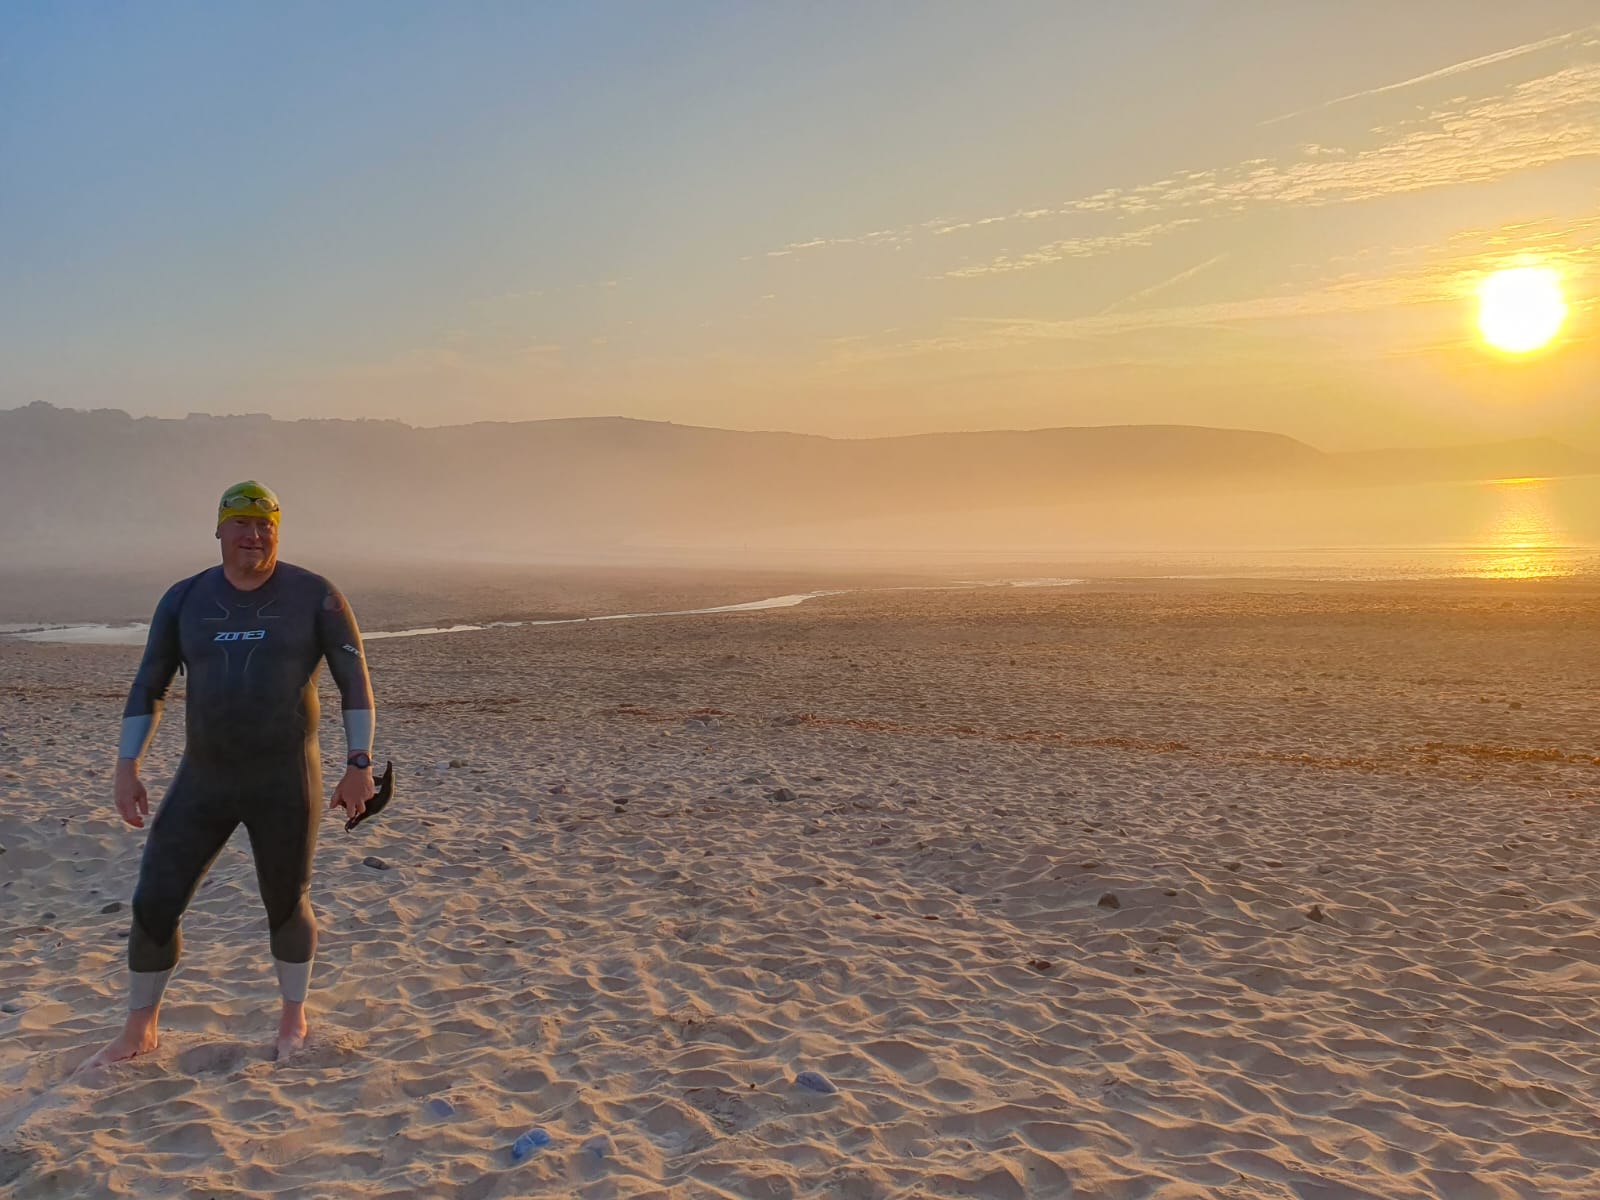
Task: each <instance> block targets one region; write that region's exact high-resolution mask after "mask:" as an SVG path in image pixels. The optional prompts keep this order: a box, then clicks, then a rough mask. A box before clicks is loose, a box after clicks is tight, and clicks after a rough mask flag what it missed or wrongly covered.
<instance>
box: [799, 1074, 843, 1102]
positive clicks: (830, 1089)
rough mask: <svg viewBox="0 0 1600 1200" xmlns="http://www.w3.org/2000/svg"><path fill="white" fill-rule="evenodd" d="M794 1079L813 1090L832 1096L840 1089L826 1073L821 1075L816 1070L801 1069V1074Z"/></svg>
mask: <svg viewBox="0 0 1600 1200" xmlns="http://www.w3.org/2000/svg"><path fill="white" fill-rule="evenodd" d="M794 1081H795V1082H796V1083H798V1084H799V1085H800V1086H801V1087H803V1088H809V1089H810V1090H811V1091H813V1092H821V1093H822V1094H823V1095H824V1096H831V1095H833V1094H834V1093H835V1092H837V1091H838V1090H839V1089H838V1088H836V1087H834V1086H833V1084H832V1083H830V1082H829V1081H828V1077H827V1076H826V1075H821V1074H819V1073H818V1072H816V1071H801V1072H800V1074H798V1075H796V1076H795V1077H794Z"/></svg>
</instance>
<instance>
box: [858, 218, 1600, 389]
mask: <svg viewBox="0 0 1600 1200" xmlns="http://www.w3.org/2000/svg"><path fill="white" fill-rule="evenodd" d="M1222 257H1224V256H1221V255H1219V256H1217V258H1216V259H1211V260H1207V261H1206V262H1203V263H1200V264H1197V265H1196V266H1194V267H1191V268H1189V269H1188V270H1187V271H1183V272H1180V273H1179V274H1178V275H1175V276H1173V277H1172V278H1171V279H1168V280H1164V281H1162V282H1161V283H1159V284H1156V285H1154V286H1153V287H1151V288H1147V289H1144V291H1143V292H1135V293H1134V294H1133V295H1131V296H1128V297H1125V298H1124V299H1123V300H1121V301H1118V302H1117V303H1116V304H1113V305H1111V306H1110V307H1108V308H1106V309H1102V310H1101V311H1100V312H1098V313H1094V314H1091V315H1085V316H1080V317H1068V318H1064V319H1054V320H1052V319H1033V318H1025V317H963V318H958V319H956V320H954V321H952V322H951V323H950V325H949V326H948V327H947V328H946V329H945V330H944V331H942V332H940V333H937V334H934V335H930V336H924V337H917V338H902V339H900V340H898V341H895V340H889V339H888V338H887V337H883V338H871V339H867V338H863V339H854V340H850V341H845V340H842V339H841V340H839V341H837V342H835V343H834V344H833V346H832V347H831V353H832V365H833V366H834V367H836V368H838V369H849V368H851V367H854V366H857V365H861V364H864V363H869V362H878V361H885V360H891V359H906V358H913V357H918V356H922V355H930V354H953V353H954V354H960V353H972V352H981V351H991V350H1000V349H1008V348H1011V347H1015V346H1018V345H1025V344H1041V343H1049V342H1068V341H1072V342H1095V341H1102V340H1104V339H1107V338H1113V337H1116V336H1119V335H1122V334H1128V333H1134V332H1138V331H1142V330H1156V329H1207V328H1211V329H1215V328H1225V327H1237V326H1243V325H1249V324H1257V323H1263V322H1287V321H1296V320H1303V319H1308V318H1317V317H1331V316H1343V315H1350V314H1356V313H1364V312H1377V311H1381V310H1384V309H1393V308H1400V307H1414V306H1422V305H1430V304H1442V303H1453V304H1459V303H1462V302H1463V301H1464V300H1466V299H1467V298H1468V297H1469V296H1470V295H1471V294H1472V291H1473V289H1474V288H1475V286H1476V285H1477V283H1478V281H1479V280H1481V279H1482V277H1483V275H1484V274H1485V273H1486V272H1488V271H1491V270H1494V269H1497V268H1499V267H1503V266H1506V265H1508V264H1510V263H1513V262H1517V261H1521V260H1522V259H1524V258H1532V259H1536V260H1538V261H1541V262H1546V263H1551V264H1553V265H1556V266H1558V267H1561V268H1563V269H1565V270H1566V271H1567V272H1568V273H1570V274H1572V275H1574V276H1577V275H1584V274H1589V273H1600V216H1586V217H1581V218H1575V219H1568V220H1555V219H1552V220H1548V221H1539V222H1529V223H1523V224H1518V225H1507V226H1503V227H1499V228H1494V229H1472V230H1462V231H1461V232H1460V233H1458V234H1456V235H1454V236H1452V237H1451V238H1450V239H1449V240H1448V241H1446V242H1444V243H1442V244H1439V243H1435V244H1432V245H1428V246H1420V247H1406V248H1400V249H1396V250H1392V251H1390V252H1389V253H1388V254H1386V255H1383V256H1381V259H1382V261H1364V263H1363V269H1361V270H1352V271H1347V272H1345V273H1343V274H1340V275H1337V276H1334V277H1332V278H1327V279H1323V280H1321V281H1319V282H1316V283H1313V284H1311V285H1310V286H1306V287H1301V288H1297V289H1294V290H1289V291H1282V292H1274V293H1268V294H1264V295H1257V296H1245V297H1239V298H1235V299H1229V300H1222V301H1217V302H1213V303H1208V304H1191V305H1177V306H1170V307H1166V308H1148V309H1139V310H1136V311H1129V310H1128V306H1129V305H1131V304H1133V303H1134V302H1136V301H1137V300H1139V299H1142V298H1147V297H1148V296H1149V295H1152V294H1154V293H1156V292H1159V291H1161V290H1163V289H1165V288H1167V287H1170V286H1172V285H1174V284H1176V283H1178V282H1180V281H1181V280H1182V279H1184V278H1186V277H1192V276H1193V275H1195V274H1198V273H1199V272H1200V271H1203V270H1206V269H1208V268H1210V267H1212V266H1214V265H1216V263H1217V262H1218V261H1219V260H1220V259H1221V258H1222ZM1362 257H1363V259H1368V258H1370V257H1371V256H1362Z"/></svg>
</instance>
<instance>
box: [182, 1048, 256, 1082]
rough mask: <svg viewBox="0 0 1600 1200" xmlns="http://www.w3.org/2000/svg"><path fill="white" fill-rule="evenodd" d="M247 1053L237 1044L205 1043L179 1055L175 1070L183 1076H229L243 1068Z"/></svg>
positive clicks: (246, 1050) (247, 1050)
mask: <svg viewBox="0 0 1600 1200" xmlns="http://www.w3.org/2000/svg"><path fill="white" fill-rule="evenodd" d="M249 1053H250V1051H249V1047H247V1046H245V1045H243V1044H241V1043H239V1042H207V1043H206V1044H205V1045H203V1046H193V1047H191V1048H190V1049H188V1050H185V1051H183V1053H181V1054H179V1055H178V1058H177V1068H178V1070H180V1071H182V1072H183V1073H184V1074H185V1075H231V1074H233V1073H234V1072H235V1071H237V1070H238V1069H239V1068H240V1067H242V1066H244V1062H245V1059H246V1058H247V1057H249Z"/></svg>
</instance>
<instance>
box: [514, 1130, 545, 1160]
mask: <svg viewBox="0 0 1600 1200" xmlns="http://www.w3.org/2000/svg"><path fill="white" fill-rule="evenodd" d="M549 1144H550V1135H549V1134H548V1133H546V1132H545V1131H544V1130H542V1129H530V1130H528V1132H527V1133H525V1134H523V1135H522V1136H521V1137H519V1138H518V1139H517V1140H516V1141H514V1142H512V1143H511V1161H512V1162H522V1161H523V1160H524V1159H528V1158H532V1157H533V1156H534V1155H535V1154H537V1153H539V1151H541V1150H543V1149H544V1148H545V1147H546V1146H548V1145H549Z"/></svg>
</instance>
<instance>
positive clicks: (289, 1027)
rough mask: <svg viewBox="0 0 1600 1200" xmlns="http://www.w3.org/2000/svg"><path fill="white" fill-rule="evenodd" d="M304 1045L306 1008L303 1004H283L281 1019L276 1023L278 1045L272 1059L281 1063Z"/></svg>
mask: <svg viewBox="0 0 1600 1200" xmlns="http://www.w3.org/2000/svg"><path fill="white" fill-rule="evenodd" d="M305 1044H306V1007H305V1005H303V1004H285V1005H284V1006H283V1017H282V1019H281V1020H279V1022H278V1044H277V1046H276V1047H275V1048H274V1049H273V1054H272V1056H273V1058H275V1059H277V1060H278V1061H280V1062H281V1061H283V1060H284V1059H286V1058H288V1057H289V1056H290V1055H291V1054H293V1053H294V1052H295V1051H296V1050H299V1049H300V1048H301V1047H302V1046H304V1045H305Z"/></svg>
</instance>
